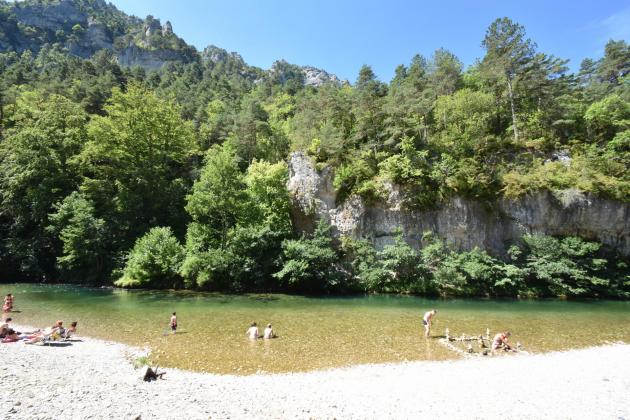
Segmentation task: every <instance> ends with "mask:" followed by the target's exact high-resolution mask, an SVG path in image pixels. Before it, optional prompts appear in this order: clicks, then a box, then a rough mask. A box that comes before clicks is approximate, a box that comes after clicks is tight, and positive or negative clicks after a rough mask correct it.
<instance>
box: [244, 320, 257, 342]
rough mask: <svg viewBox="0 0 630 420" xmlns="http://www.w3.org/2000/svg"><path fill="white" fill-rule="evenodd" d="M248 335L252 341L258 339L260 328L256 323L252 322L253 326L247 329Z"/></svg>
mask: <svg viewBox="0 0 630 420" xmlns="http://www.w3.org/2000/svg"><path fill="white" fill-rule="evenodd" d="M246 334H247V336H248V337H249V339H250V340H257V339H258V326H257V325H256V322H252V324H251V325H250V326H249V328H248V329H247V332H246Z"/></svg>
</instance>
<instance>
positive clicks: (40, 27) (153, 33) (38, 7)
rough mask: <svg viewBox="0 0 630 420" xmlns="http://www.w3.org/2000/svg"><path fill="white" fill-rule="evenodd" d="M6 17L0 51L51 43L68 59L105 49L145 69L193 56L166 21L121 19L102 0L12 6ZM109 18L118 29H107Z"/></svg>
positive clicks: (34, 49)
mask: <svg viewBox="0 0 630 420" xmlns="http://www.w3.org/2000/svg"><path fill="white" fill-rule="evenodd" d="M6 16H7V17H8V18H7V21H6V22H2V21H0V52H2V51H16V52H18V53H21V52H23V51H26V50H30V51H32V52H37V51H39V49H40V48H41V47H42V45H44V44H46V43H48V44H56V43H57V44H61V45H63V46H64V47H66V48H67V50H68V52H69V53H70V54H72V55H76V56H78V57H82V58H89V57H91V56H92V55H94V53H96V52H97V51H99V50H102V49H108V50H112V51H114V53H115V55H116V56H117V57H118V62H119V63H120V64H121V65H124V66H141V67H144V68H145V69H147V70H151V69H156V68H159V67H161V66H163V65H164V64H165V63H167V62H170V61H178V62H184V63H186V62H190V61H191V60H192V59H193V55H194V54H195V51H194V48H192V47H190V46H188V45H187V44H186V43H185V42H184V41H183V40H181V39H180V38H178V37H177V36H176V35H175V34H174V33H173V28H172V25H171V23H170V22H168V21H167V22H166V23H165V24H164V25H162V24H161V23H160V20H159V19H155V18H153V17H152V16H148V17H147V18H146V19H145V20H141V19H138V18H135V17H132V16H127V15H125V14H124V13H122V12H120V11H119V10H117V9H116V8H115V7H114V6H113V5H111V4H107V3H106V2H105V1H103V0H94V1H90V2H86V1H79V0H49V1H45V2H37V3H35V2H33V3H23V2H15V3H11V6H10V9H9V10H8V12H7V14H6ZM112 16H114V17H115V18H116V19H114V20H116V21H117V22H118V24H122V25H124V29H121V28H120V27H117V26H111V21H110V20H111V19H113V18H112ZM108 19H110V20H108ZM106 22H110V23H108V24H110V26H109V27H108V24H106Z"/></svg>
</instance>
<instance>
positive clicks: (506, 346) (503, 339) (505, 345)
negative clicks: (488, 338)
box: [492, 331, 515, 353]
mask: <svg viewBox="0 0 630 420" xmlns="http://www.w3.org/2000/svg"><path fill="white" fill-rule="evenodd" d="M510 335H512V334H511V333H510V332H509V331H506V332H501V333H498V334H497V335H495V336H494V338H493V339H492V353H496V351H497V350H498V349H503V350H505V351H508V350H509V351H515V350H514V348H512V346H511V345H510V343H509V342H508V339H509V338H510Z"/></svg>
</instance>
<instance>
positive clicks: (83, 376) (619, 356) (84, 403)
mask: <svg viewBox="0 0 630 420" xmlns="http://www.w3.org/2000/svg"><path fill="white" fill-rule="evenodd" d="M78 340H79V341H73V342H71V343H67V344H64V345H63V346H62V345H52V346H38V345H33V346H29V345H25V344H23V343H11V344H1V345H0V357H1V360H2V365H1V366H0V382H1V383H2V387H3V392H2V393H0V407H1V408H0V412H1V413H2V415H1V417H3V418H15V419H17V418H19V419H22V418H29V419H33V418H51V419H52V418H54V419H65V418H99V419H100V418H116V419H135V418H138V416H140V418H142V419H151V418H156V419H176V418H184V417H185V418H191V419H196V418H199V419H202V418H204V419H207V418H231V419H235V418H236V419H238V418H318V419H319V418H343V419H347V418H379V419H381V418H396V419H399V418H418V417H421V416H426V417H440V418H447V417H448V418H539V419H540V418H575V419H580V418H584V419H586V418H615V419H617V418H630V400H629V399H628V395H630V364H629V363H628V360H630V345H626V344H614V345H607V346H602V347H596V348H589V349H583V350H572V351H568V352H555V353H547V354H538V355H529V356H514V357H512V356H506V357H494V358H483V359H469V360H456V361H447V362H408V363H400V364H380V365H361V366H353V367H348V368H341V369H332V370H324V371H314V372H307V373H294V374H264V375H251V376H232V375H212V374H204V373H195V372H188V371H182V370H177V369H166V370H165V372H166V374H165V376H164V380H159V381H156V382H151V383H147V382H143V381H142V380H141V379H140V377H139V371H138V370H136V369H134V366H133V360H134V359H136V358H137V357H139V356H141V355H143V354H146V352H145V351H143V350H142V349H138V348H134V347H130V346H126V345H123V344H119V343H112V342H106V341H101V340H96V339H91V338H86V337H79V338H78ZM160 370H161V369H160Z"/></svg>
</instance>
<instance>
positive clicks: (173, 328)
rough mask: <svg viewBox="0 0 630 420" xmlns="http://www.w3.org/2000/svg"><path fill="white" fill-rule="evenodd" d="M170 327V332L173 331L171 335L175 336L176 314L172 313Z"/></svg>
mask: <svg viewBox="0 0 630 420" xmlns="http://www.w3.org/2000/svg"><path fill="white" fill-rule="evenodd" d="M170 326H171V331H173V334H175V332H176V331H177V312H173V315H171V322H170Z"/></svg>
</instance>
